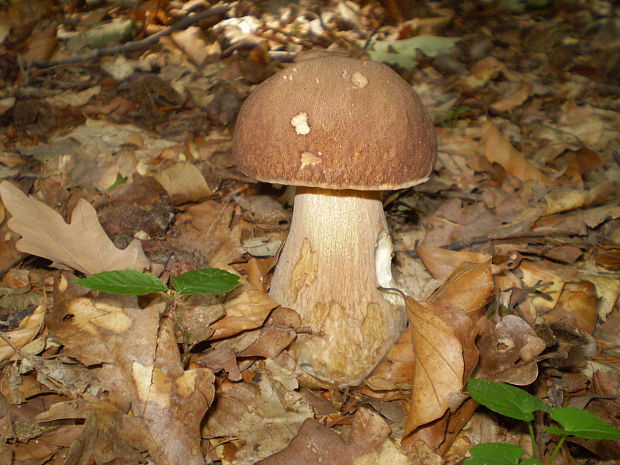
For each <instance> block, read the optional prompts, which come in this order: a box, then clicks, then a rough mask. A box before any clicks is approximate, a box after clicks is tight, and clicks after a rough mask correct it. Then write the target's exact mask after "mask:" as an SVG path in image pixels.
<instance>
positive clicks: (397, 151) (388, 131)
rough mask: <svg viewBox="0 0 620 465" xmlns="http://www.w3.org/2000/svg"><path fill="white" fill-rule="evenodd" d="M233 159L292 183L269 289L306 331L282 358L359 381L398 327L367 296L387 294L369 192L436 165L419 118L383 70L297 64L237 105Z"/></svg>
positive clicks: (411, 99)
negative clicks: (287, 222)
mask: <svg viewBox="0 0 620 465" xmlns="http://www.w3.org/2000/svg"><path fill="white" fill-rule="evenodd" d="M233 156H234V157H235V160H236V163H237V166H238V168H239V169H240V170H241V171H242V172H244V173H245V174H247V175H248V176H252V177H254V178H256V179H258V180H260V181H265V182H271V183H277V184H286V185H295V186H298V187H297V192H296V195H295V202H294V210H293V218H292V222H291V228H290V232H289V235H288V238H287V240H286V243H285V246H284V248H283V250H282V253H281V255H280V259H279V262H278V265H277V267H276V270H275V273H274V276H273V279H272V281H271V289H270V295H271V297H272V298H273V299H274V300H275V301H277V302H278V303H279V304H280V305H282V306H285V307H289V308H292V309H294V310H295V311H296V312H297V313H299V315H300V316H301V319H302V322H303V324H304V327H306V328H308V329H309V331H308V333H307V334H305V333H304V334H301V333H300V334H298V336H297V338H296V340H295V342H294V343H293V344H292V345H291V348H290V350H291V352H292V354H293V356H294V357H295V358H296V360H297V362H298V363H299V364H300V366H302V367H303V368H304V369H306V370H307V371H308V372H310V373H311V374H313V375H314V376H316V377H318V378H320V379H323V380H326V381H329V382H332V383H335V384H337V385H339V386H354V385H358V384H360V383H361V382H362V381H363V380H364V379H365V378H366V377H367V376H368V374H369V373H370V372H371V371H372V369H373V368H374V367H375V366H376V365H377V364H378V363H379V362H380V361H381V359H382V358H383V357H384V356H385V354H386V353H387V352H388V350H389V349H390V347H391V346H392V345H393V344H394V343H395V342H396V340H397V339H398V338H399V336H400V334H401V332H402V330H403V329H404V327H405V326H406V312H405V308H404V306H403V305H404V302H403V301H402V298H400V296H399V295H394V294H390V293H388V292H384V291H380V290H379V289H378V286H382V287H393V283H392V275H391V255H392V245H391V241H390V236H389V231H388V227H387V223H386V220H385V214H384V212H383V204H382V202H381V197H380V191H381V190H392V189H402V188H406V187H410V186H413V185H415V184H419V183H421V182H424V181H426V180H427V179H428V177H429V175H430V173H431V171H432V169H433V165H434V163H435V158H436V139H435V135H434V130H433V124H432V121H431V119H430V118H429V115H428V113H427V112H426V110H425V109H424V106H423V105H422V103H421V102H420V99H419V97H418V96H417V94H416V93H415V92H414V90H413V89H412V88H411V86H410V85H409V84H408V83H407V82H406V81H405V80H403V79H402V78H401V77H400V76H399V75H398V74H397V73H396V72H394V71H393V70H391V69H390V68H389V67H387V66H385V65H382V64H379V63H376V62H373V61H361V60H356V59H352V58H346V57H342V56H323V57H320V58H313V59H308V60H305V61H301V62H298V63H295V64H293V65H291V66H290V67H288V68H286V69H284V70H283V71H281V72H279V73H277V74H275V75H273V76H271V77H270V78H269V79H267V80H266V81H264V82H263V83H262V84H260V85H259V86H257V87H256V89H255V90H254V91H253V92H252V93H251V94H250V96H249V97H248V98H247V99H246V101H245V102H244V104H243V106H242V108H241V110H240V112H239V115H238V117H237V122H236V126H235V132H234V138H233Z"/></svg>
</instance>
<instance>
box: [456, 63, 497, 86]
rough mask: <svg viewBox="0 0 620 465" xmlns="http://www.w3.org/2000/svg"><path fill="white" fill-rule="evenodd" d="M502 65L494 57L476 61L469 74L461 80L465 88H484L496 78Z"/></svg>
mask: <svg viewBox="0 0 620 465" xmlns="http://www.w3.org/2000/svg"><path fill="white" fill-rule="evenodd" d="M502 69H504V65H503V63H502V62H501V61H499V60H498V59H497V58H495V57H485V58H482V59H481V60H479V61H477V62H476V63H475V64H474V66H472V68H471V74H470V75H468V76H467V77H465V78H464V79H463V81H464V83H465V85H466V86H468V87H471V88H477V87H482V86H484V85H485V84H486V83H487V82H489V81H490V80H491V79H493V78H495V77H497V76H498V75H499V73H500V72H501V71H502Z"/></svg>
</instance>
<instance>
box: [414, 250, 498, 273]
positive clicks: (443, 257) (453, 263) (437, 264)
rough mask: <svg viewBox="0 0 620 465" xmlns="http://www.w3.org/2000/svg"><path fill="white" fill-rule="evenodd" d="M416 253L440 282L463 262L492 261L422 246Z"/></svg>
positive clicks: (477, 256)
mask: <svg viewBox="0 0 620 465" xmlns="http://www.w3.org/2000/svg"><path fill="white" fill-rule="evenodd" d="M416 252H417V253H418V255H419V256H420V258H421V259H422V261H423V262H424V265H426V268H428V270H429V271H430V272H431V273H432V274H433V276H434V277H435V278H437V279H440V280H445V279H447V278H448V277H449V276H450V275H451V274H452V272H453V271H454V270H455V268H457V267H458V266H459V265H460V264H461V263H462V262H470V263H484V262H487V261H489V260H490V259H491V257H490V256H489V255H485V254H481V253H476V252H467V251H462V250H459V251H457V250H448V249H442V248H440V247H427V246H420V247H418V248H417V249H416Z"/></svg>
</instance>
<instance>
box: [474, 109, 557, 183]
mask: <svg viewBox="0 0 620 465" xmlns="http://www.w3.org/2000/svg"><path fill="white" fill-rule="evenodd" d="M481 131H482V144H483V146H484V154H485V155H486V157H487V158H488V159H489V161H490V162H492V163H497V164H499V165H501V166H502V168H504V169H505V170H506V172H507V173H508V174H511V175H512V176H514V177H516V178H518V179H520V180H521V181H527V180H530V179H531V180H536V181H543V180H545V175H544V174H543V173H542V172H541V171H540V170H539V169H538V168H536V167H535V166H533V165H532V164H530V162H529V161H527V159H526V158H525V157H524V156H523V154H521V152H519V151H518V150H517V149H515V148H514V147H513V146H512V145H511V144H510V142H509V141H508V139H506V137H504V136H503V135H502V133H501V132H499V130H498V129H497V128H496V127H495V125H494V124H493V123H491V122H489V121H487V122H486V123H484V124H483V125H482V128H481Z"/></svg>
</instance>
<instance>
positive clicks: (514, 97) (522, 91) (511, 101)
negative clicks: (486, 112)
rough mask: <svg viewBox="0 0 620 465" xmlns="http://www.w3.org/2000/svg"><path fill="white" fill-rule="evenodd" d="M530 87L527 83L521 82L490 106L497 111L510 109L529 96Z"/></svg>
mask: <svg viewBox="0 0 620 465" xmlns="http://www.w3.org/2000/svg"><path fill="white" fill-rule="evenodd" d="M531 91H532V87H531V86H530V85H529V84H521V85H520V86H519V88H518V89H517V90H515V91H514V92H511V93H509V94H508V95H504V96H502V97H501V98H500V99H499V100H497V101H496V102H495V103H493V104H492V105H491V108H493V109H494V110H497V111H510V110H512V109H513V108H515V107H518V106H519V105H521V104H522V103H523V102H525V101H526V100H527V98H528V97H529V96H530V92H531Z"/></svg>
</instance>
